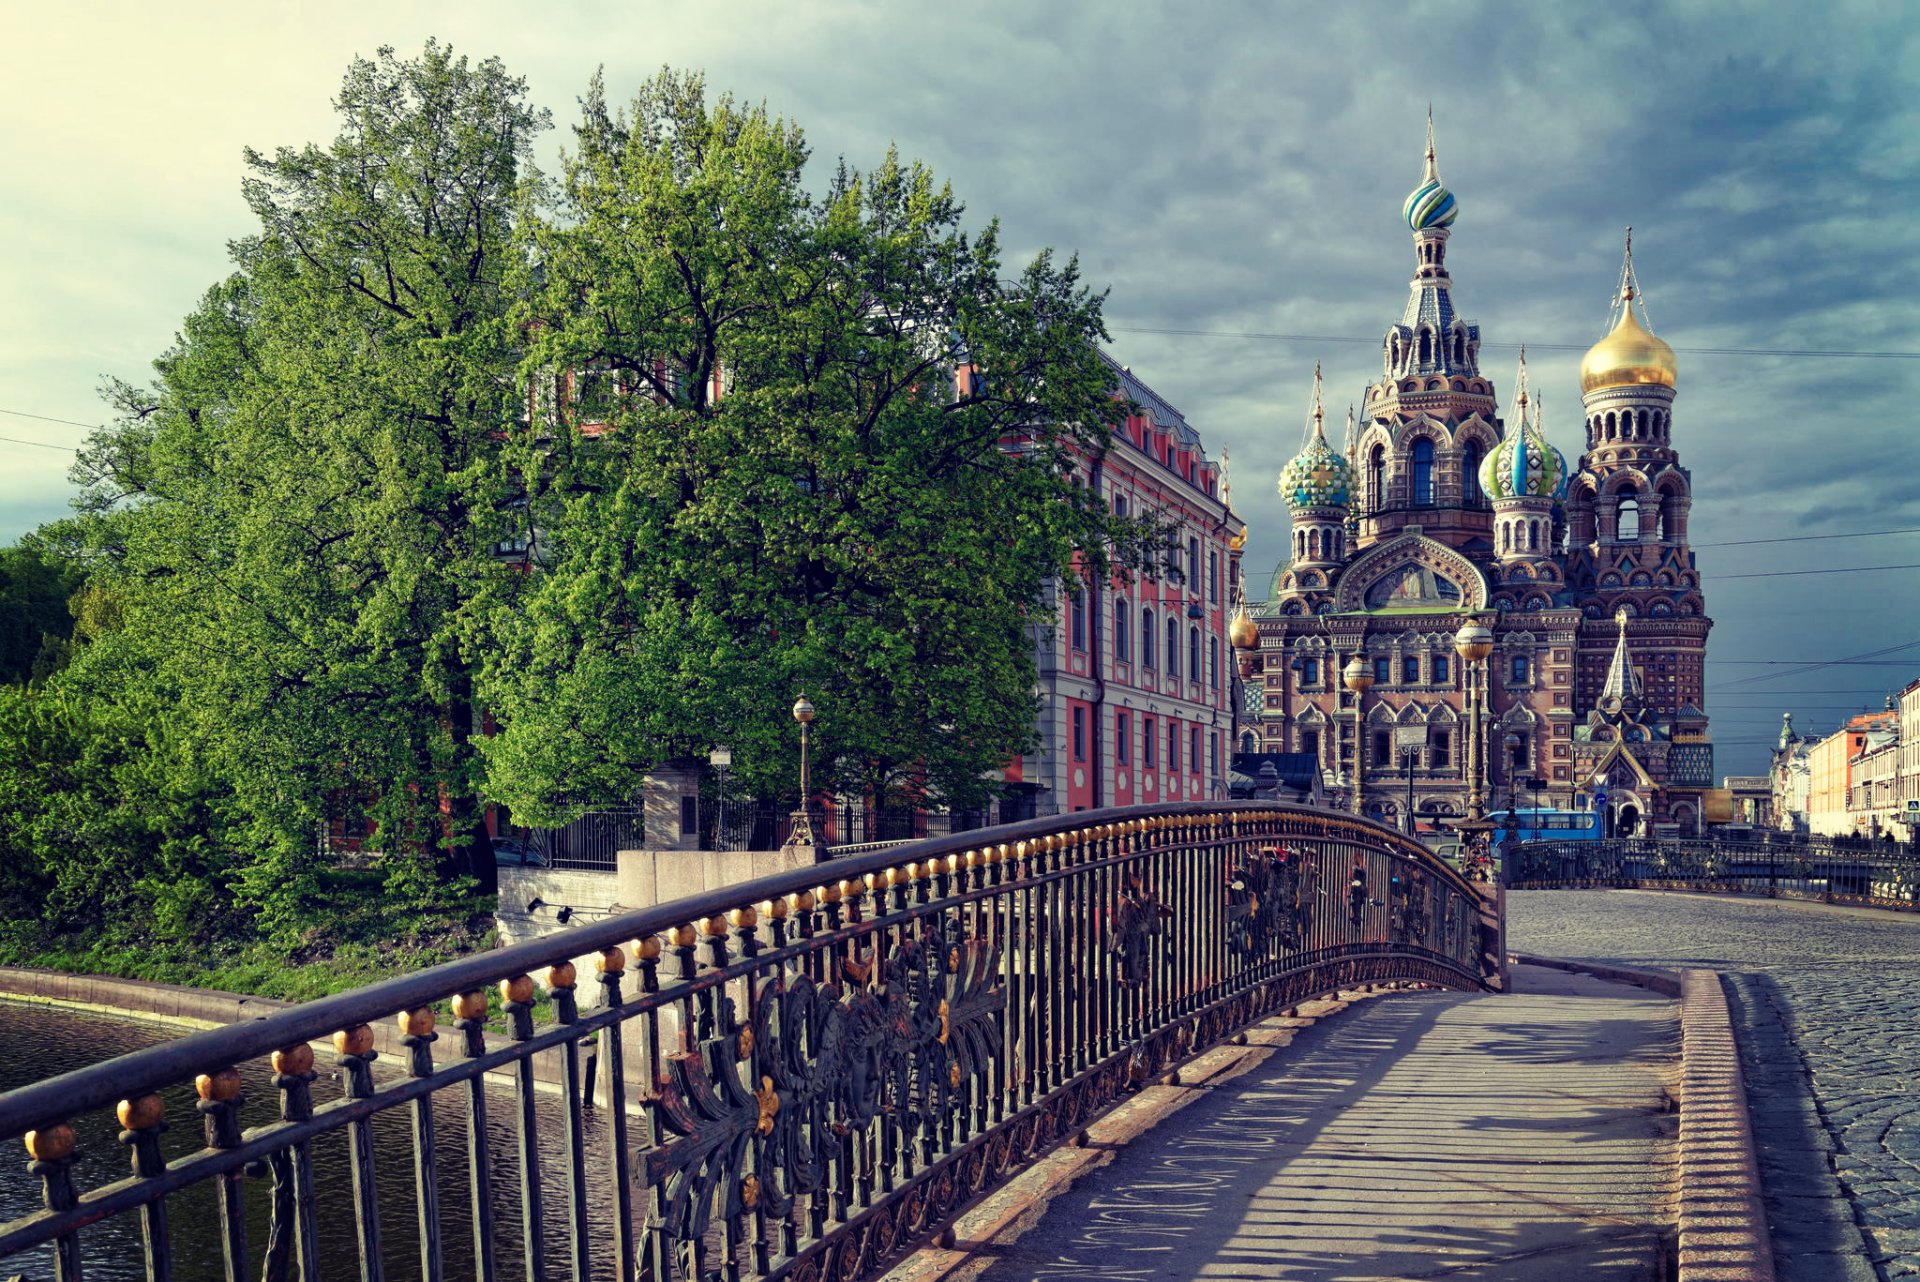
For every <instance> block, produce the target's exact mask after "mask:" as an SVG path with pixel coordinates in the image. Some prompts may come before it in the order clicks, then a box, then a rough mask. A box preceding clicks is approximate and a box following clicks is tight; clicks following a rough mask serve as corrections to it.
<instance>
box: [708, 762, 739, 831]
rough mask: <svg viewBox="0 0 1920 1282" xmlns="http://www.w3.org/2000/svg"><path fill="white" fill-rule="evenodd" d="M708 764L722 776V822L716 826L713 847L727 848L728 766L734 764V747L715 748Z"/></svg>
mask: <svg viewBox="0 0 1920 1282" xmlns="http://www.w3.org/2000/svg"><path fill="white" fill-rule="evenodd" d="M707 764H708V765H710V766H712V767H713V768H714V770H715V771H716V772H717V773H718V774H719V776H720V822H719V823H718V824H716V825H715V826H714V830H713V848H714V849H715V850H725V849H726V848H727V767H728V766H730V765H732V764H733V749H732V748H715V749H714V750H713V751H712V752H709V753H708V754H707Z"/></svg>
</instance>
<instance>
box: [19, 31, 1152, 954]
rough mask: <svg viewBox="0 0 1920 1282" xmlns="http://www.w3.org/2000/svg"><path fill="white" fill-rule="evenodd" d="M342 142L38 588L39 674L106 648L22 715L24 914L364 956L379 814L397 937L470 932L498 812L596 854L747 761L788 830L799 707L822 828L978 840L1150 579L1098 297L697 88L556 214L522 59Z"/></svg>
mask: <svg viewBox="0 0 1920 1282" xmlns="http://www.w3.org/2000/svg"><path fill="white" fill-rule="evenodd" d="M336 105H337V107H338V110H339V116H340V122H341V123H340V133H339V135H338V137H336V138H335V139H334V141H333V142H332V143H331V144H330V145H329V146H326V147H317V146H309V147H306V148H302V149H291V148H284V149H281V150H279V151H277V152H274V153H273V154H271V155H266V154H260V153H254V152H249V153H248V154H247V157H246V165H247V177H246V180H245V183H244V191H245V194H246V198H247V202H248V205H249V207H250V209H251V210H252V213H253V215H254V219H255V222H256V226H255V228H254V230H253V231H252V233H251V234H250V235H248V236H245V237H243V238H241V239H239V240H237V241H235V242H233V244H232V246H231V252H232V259H233V263H234V270H233V272H232V274H231V275H230V276H229V277H228V278H227V279H225V280H223V281H221V282H219V283H218V284H216V285H215V286H214V287H213V288H212V289H210V290H209V291H208V292H207V293H206V295H205V296H204V297H203V298H202V299H201V300H200V302H199V304H198V305H197V306H196V307H195V308H194V309H193V310H192V312H191V313H190V314H189V315H188V316H187V317H186V319H185V320H184V322H183V324H182V327H181V331H180V334H179V336H178V338H177V340H176V342H175V343H174V345H173V346H172V347H171V348H170V349H169V350H168V351H167V352H166V353H164V354H163V355H162V356H161V357H160V358H159V360H157V361H156V363H155V367H154V375H155V376H154V378H153V380H152V382H151V384H150V385H149V386H136V385H134V384H131V383H123V382H113V383H111V384H109V386H108V387H107V389H106V392H107V395H108V398H109V400H110V401H111V402H112V404H113V406H114V408H115V411H116V417H115V421H114V423H113V425H112V426H111V427H110V428H109V429H107V430H105V431H103V432H102V433H100V434H98V435H97V436H96V437H95V438H94V439H93V440H92V441H91V442H90V443H89V445H88V447H87V449H86V450H85V451H84V452H83V454H82V457H81V460H80V463H79V465H78V473H77V474H78V476H79V478H80V479H81V480H82V481H83V483H84V484H85V487H86V490H85V495H84V498H83V500H82V501H81V503H80V504H79V508H80V512H79V514H78V515H77V516H76V517H75V518H74V519H73V520H71V521H69V522H66V523H64V524H63V525H61V526H60V527H59V528H58V529H55V530H50V531H48V532H46V534H45V536H44V539H43V541H42V543H41V544H40V545H39V546H41V547H42V548H45V549H57V551H58V553H59V556H58V558H56V559H59V560H61V563H62V564H65V563H66V562H67V561H71V562H72V563H74V564H81V565H84V566H85V567H86V575H87V578H86V586H85V588H84V590H83V591H80V592H78V593H75V592H74V591H73V588H74V586H76V584H74V583H69V582H68V581H66V580H60V581H58V582H56V581H55V579H56V578H57V577H58V576H54V577H48V574H47V573H43V570H44V568H45V567H43V566H40V565H39V564H38V563H30V561H31V558H29V557H27V556H26V555H25V554H21V555H20V556H18V557H15V558H13V559H11V560H0V590H4V591H8V592H15V593H16V594H18V593H25V595H26V596H27V597H31V598H32V599H33V601H35V602H37V603H39V604H35V605H34V606H33V607H32V609H33V610H36V611H39V613H35V614H32V615H31V617H29V615H28V612H27V611H26V610H25V609H23V610H22V611H21V612H20V613H19V614H18V616H17V618H18V622H19V626H18V627H17V628H16V631H19V633H20V636H19V637H18V638H13V637H11V636H10V637H9V638H8V640H7V644H8V646H9V647H10V648H9V649H8V651H7V654H8V662H9V663H12V664H14V667H13V668H9V669H8V671H9V672H13V671H15V669H16V668H17V667H18V660H19V656H21V655H24V654H25V652H26V650H27V649H28V648H31V647H30V645H29V642H28V640H27V638H26V634H27V632H30V631H33V630H34V629H40V630H41V631H42V632H45V631H48V630H49V628H50V625H48V624H47V623H46V622H45V621H44V620H42V619H41V615H42V614H45V613H47V611H46V610H45V609H43V608H42V607H43V606H44V605H45V603H46V602H48V601H50V600H52V599H53V598H54V597H55V596H56V595H58V596H60V597H61V598H63V599H69V598H70V604H71V608H72V611H73V615H74V618H75V620H76V622H75V625H74V626H75V630H74V636H73V640H72V642H71V643H70V650H71V662H70V663H68V664H67V666H66V667H65V668H64V669H62V670H61V671H59V672H58V673H57V674H56V675H54V676H53V677H52V678H51V679H49V680H48V681H47V682H46V683H45V686H44V688H39V687H36V688H33V689H27V688H18V689H8V690H4V691H0V753H3V754H4V755H3V756H0V824H4V825H6V828H7V831H6V832H4V833H0V858H4V859H5V860H6V866H5V868H4V869H0V893H7V894H8V895H9V897H10V901H11V903H12V904H13V905H14V906H16V907H18V906H19V905H22V904H26V903H28V901H29V900H31V901H32V907H31V909H30V910H28V914H27V915H29V916H31V917H33V918H34V919H35V920H37V921H39V922H41V923H42V925H44V926H47V927H49V928H52V929H58V930H70V931H82V932H84V931H87V930H90V929H91V930H96V931H106V932H109V933H111V932H113V931H115V930H118V929H120V928H122V927H125V928H126V929H140V928H144V929H147V930H150V931H154V932H159V933H162V934H166V935H167V936H168V937H169V938H177V939H190V938H193V937H195V932H203V933H204V932H221V931H228V930H240V931H244V930H253V931H255V932H256V933H257V934H258V935H259V936H261V937H263V938H272V939H276V940H297V939H304V938H306V937H307V936H308V935H310V934H311V932H312V931H313V929H314V928H315V923H324V922H327V921H329V920H333V921H335V922H338V921H339V920H340V905H337V904H333V903H330V902H329V896H330V895H332V894H335V893H337V886H338V885H339V882H338V880H337V878H334V879H332V880H330V877H332V875H333V872H334V871H335V870H331V869H330V868H329V858H330V856H329V852H328V848H327V845H326V843H325V842H324V841H322V840H320V839H319V834H320V833H321V832H322V831H323V830H324V827H325V825H326V824H327V823H328V821H330V820H333V819H337V818H343V817H350V816H352V817H357V816H358V815H360V814H370V816H371V818H372V819H373V820H374V822H375V824H376V825H377V833H376V837H375V840H374V842H373V845H374V846H375V847H376V848H377V850H376V854H377V857H378V860H379V866H378V875H379V876H381V877H382V878H383V881H384V890H383V892H382V893H383V896H384V897H385V898H386V899H388V900H390V901H391V902H394V903H399V904H423V903H426V902H428V901H431V900H434V899H436V898H439V899H441V900H442V901H446V902H451V900H452V899H457V898H458V893H457V889H456V893H454V894H453V895H452V896H451V897H450V896H449V895H448V891H449V888H450V887H453V888H457V887H459V886H464V885H467V884H470V883H471V882H477V883H479V884H481V885H482V886H486V887H490V886H491V884H492V879H493V869H494V865H493V859H492V854H491V851H490V849H489V845H488V839H487V836H486V828H485V826H484V823H483V811H484V808H485V807H487V806H488V805H497V804H504V805H507V806H511V807H512V808H513V810H514V812H515V814H516V816H517V817H519V818H522V819H527V820H535V821H540V820H559V819H564V818H567V817H569V816H570V815H571V814H572V813H575V812H577V811H578V810H579V809H580V808H582V807H583V806H586V805H589V804H592V803H594V802H599V801H605V800H611V799H624V798H626V797H630V796H631V795H632V794H633V792H634V791H635V789H636V788H637V787H638V785H639V782H640V780H641V778H642V777H643V776H644V774H645V773H646V772H647V771H648V770H649V769H650V768H652V767H654V766H655V765H657V764H658V763H660V762H662V761H665V760H668V759H673V758H680V757H685V756H688V755H696V754H702V753H704V752H705V751H706V750H707V749H709V748H711V747H713V746H715V745H716V744H720V743H725V744H728V745H730V746H731V747H733V749H734V751H735V763H736V778H737V779H738V780H739V781H740V782H741V783H743V784H744V785H745V788H746V790H748V791H750V792H752V793H754V794H756V795H758V796H761V797H764V798H768V799H772V798H774V797H779V796H783V795H785V796H790V795H791V793H792V790H793V788H794V784H795V780H794V779H793V761H794V755H795V748H796V744H795V738H796V727H795V725H794V722H793V721H792V719H791V717H790V715H789V712H788V709H789V706H790V705H791V703H792V701H793V699H794V697H795V695H796V694H798V693H800V692H801V691H805V692H806V693H807V694H809V695H810V696H811V697H812V698H813V700H814V702H815V704H816V705H817V706H818V708H819V710H820V721H819V722H818V723H817V724H816V744H817V755H816V761H817V762H818V763H819V778H820V781H821V783H822V785H823V787H826V788H831V789H838V790H842V791H845V792H847V793H850V794H853V795H857V796H861V797H864V798H866V799H868V800H869V801H871V802H873V803H875V804H878V805H883V806H887V805H899V804H903V803H919V804H930V805H931V804H946V805H952V806H967V805H974V804H978V803H979V802H981V801H983V800H984V799H985V798H986V797H987V796H988V795H989V793H990V791H991V789H992V788H993V786H994V785H993V783H992V777H993V775H994V772H995V771H996V770H997V768H998V767H1000V766H1001V765H1003V764H1004V763H1005V762H1007V761H1008V760H1009V759H1010V758H1011V757H1012V756H1014V755H1015V754H1017V753H1019V752H1021V751H1022V750H1024V749H1027V748H1029V747H1031V746H1032V744H1033V742H1034V718H1035V711H1036V700H1035V696H1034V693H1033V684H1034V677H1035V672H1034V660H1033V636H1034V631H1035V629H1038V628H1044V627H1047V626H1050V625H1051V623H1052V614H1051V610H1052V607H1051V605H1050V592H1051V590H1052V586H1053V585H1054V584H1056V583H1058V582H1062V581H1071V580H1072V579H1073V578H1074V576H1076V575H1085V576H1087V577H1089V578H1090V579H1096V580H1097V579H1098V578H1099V577H1100V576H1101V575H1102V574H1104V573H1105V572H1106V571H1107V569H1108V568H1109V567H1110V566H1111V565H1112V564H1114V563H1115V562H1116V561H1118V562H1121V563H1127V564H1134V563H1138V562H1140V561H1142V560H1143V559H1145V558H1147V557H1148V556H1149V555H1150V553H1151V550H1152V547H1153V545H1154V544H1155V542H1156V540H1157V539H1158V538H1159V537H1160V534H1159V532H1158V531H1156V530H1155V529H1154V528H1152V527H1151V525H1149V524H1147V523H1143V522H1138V521H1127V520H1120V519H1116V518H1114V517H1113V516H1112V515H1111V514H1109V513H1108V512H1107V511H1106V509H1105V507H1104V506H1103V505H1102V503H1101V502H1100V501H1099V498H1098V495H1097V491H1096V490H1095V489H1093V488H1089V487H1086V486H1084V485H1083V484H1082V483H1081V479H1080V478H1081V476H1082V474H1083V473H1084V471H1085V468H1086V464H1087V461H1088V460H1092V461H1094V462H1095V463H1096V464H1097V462H1098V460H1099V459H1100V457H1101V456H1102V454H1103V452H1104V450H1105V448H1106V445H1107V442H1108V440H1109V439H1110V435H1109V432H1110V427H1109V425H1110V422H1111V420H1112V418H1113V416H1114V415H1115V414H1117V413H1119V412H1120V411H1121V408H1122V407H1121V406H1120V404H1119V402H1117V401H1116V400H1115V399H1114V395H1113V389H1114V382H1115V379H1114V373H1113V371H1112V369H1111V368H1110V366H1109V365H1108V364H1107V363H1106V361H1105V359H1104V358H1103V357H1102V356H1101V355H1100V353H1099V351H1098V349H1097V347H1096V346H1095V344H1096V342H1097V340H1098V339H1100V338H1101V337H1102V336H1103V330H1102V322H1101V303H1102V298H1101V296H1100V295H1099V294H1098V293H1096V292H1094V291H1092V290H1089V289H1088V288H1087V287H1086V286H1085V285H1084V284H1083V283H1082V282H1081V281H1080V279H1079V274H1078V271H1077V268H1076V266H1075V264H1074V263H1073V262H1072V261H1067V262H1058V261H1056V260H1054V259H1053V258H1052V257H1051V256H1050V255H1047V254H1041V255H1039V256H1038V257H1036V258H1035V259H1033V261H1031V262H1029V263H1028V264H1026V265H1025V266H1024V267H1023V268H1021V269H1020V270H1018V271H1017V272H1013V273H1007V272H1005V271H1004V270H1003V267H1002V262H1001V255H1000V249H999V236H998V229H997V226H995V225H993V224H988V225H987V226H986V227H984V228H982V229H981V230H980V231H979V232H978V234H976V235H969V234H968V233H967V232H966V231H965V230H964V229H963V226H962V208H961V205H960V204H959V202H958V201H957V200H956V199H955V197H954V195H953V194H952V192H951V191H950V190H948V189H947V188H946V187H945V186H944V185H943V184H941V183H940V182H938V181H937V180H936V179H935V178H934V176H933V175H932V174H931V173H930V172H929V171H928V170H927V169H926V168H925V167H924V166H921V165H918V164H912V163H907V162H904V161H902V160H901V159H900V158H899V156H898V155H897V154H894V153H892V152H889V153H888V154H887V155H886V156H884V157H883V158H882V159H881V160H880V162H879V163H878V164H877V165H876V166H875V167H874V168H873V169H871V170H870V171H859V170H855V169H852V168H850V167H847V166H845V165H844V164H843V165H842V166H840V167H839V168H838V169H837V170H834V171H832V172H830V173H829V174H827V175H826V178H827V181H826V185H825V188H824V190H823V191H822V192H821V193H820V194H819V195H818V196H815V195H811V194H809V193H808V191H807V190H806V188H805V186H804V185H803V178H804V176H805V174H806V172H807V170H808V166H809V159H810V153H809V150H808V147H807V144H806V141H805V139H804V137H803V136H802V134H801V133H800V131H799V129H798V128H797V127H795V126H793V125H792V124H790V123H788V122H785V121H783V120H780V119H778V118H775V117H773V116H772V115H770V114H769V113H768V111H767V110H766V109H765V108H764V107H753V106H743V105H741V104H739V103H736V102H735V101H733V100H732V99H730V98H721V99H718V100H717V101H710V100H709V99H708V96H707V94H706V91H705V87H704V85H703V83H702V81H701V79H700V78H699V77H698V76H688V75H678V74H674V73H672V72H662V73H661V74H660V75H659V76H657V77H655V78H654V79H652V80H650V81H649V82H647V83H646V84H645V85H643V86H642V87H641V89H640V90H639V92H638V94H637V95H636V96H635V97H634V99H633V100H632V102H631V104H630V105H629V106H628V107H627V108H625V109H619V110H616V109H614V108H612V107H610V106H609V104H608V102H607V100H606V97H605V94H604V92H603V90H602V88H601V86H600V84H599V82H598V80H597V79H596V81H595V82H594V84H593V85H592V86H591V87H590V89H589V92H588V94H587V96H586V98H585V100H584V102H583V112H582V117H581V120H580V123H579V125H578V127H577V129H576V132H575V135H574V144H573V146H572V147H571V148H570V149H569V150H568V152H567V153H566V154H565V155H564V157H563V162H562V166H561V168H560V170H559V172H558V174H557V175H556V176H555V177H554V178H553V179H551V180H547V179H544V178H542V177H541V176H540V175H538V174H537V173H536V172H535V171H534V170H533V169H532V167H531V166H530V164H529V156H530V148H531V145H532V141H533V139H534V138H535V137H536V135H537V134H538V133H539V131H540V130H541V129H542V128H543V127H544V125H545V123H546V122H545V119H544V116H543V114H542V113H541V112H539V111H537V110H535V109H534V108H532V107H531V106H530V105H528V103H527V100H526V90H525V86H524V84H523V83H522V82H521V81H519V80H517V79H515V78H513V77H511V76H509V75H508V74H507V72H506V71H505V69H504V68H503V67H502V66H501V65H500V64H499V63H498V62H495V61H485V62H480V63H477V64H469V63H468V62H467V61H466V60H465V59H463V58H458V57H455V56H454V54H453V53H452V52H451V51H450V50H448V49H446V48H443V47H441V46H439V45H436V44H432V43H429V44H428V45H427V46H426V48H425V50H424V51H423V53H422V54H421V55H420V56H419V57H417V58H411V59H400V58H397V57H395V56H394V54H393V53H392V52H391V51H390V50H382V51H381V52H380V54H379V56H378V57H377V58H375V59H372V60H358V61H356V62H354V63H353V64H352V66H351V67H350V68H349V70H348V73H347V76H346V79H345V81H344V83H343V86H342V89H341V93H340V97H339V98H338V100H337V103H336ZM503 544H505V545H507V546H508V547H520V546H528V545H530V548H531V552H530V555H529V556H528V557H527V558H525V559H524V561H516V559H515V558H513V557H503V556H502V555H500V554H499V549H500V548H501V546H502V545H503ZM63 573H64V571H63ZM35 576H38V577H35ZM51 630H53V631H56V632H57V631H58V630H59V629H58V628H57V627H55V628H51ZM63 644H64V643H63ZM496 731H497V732H496ZM4 878H12V879H13V881H12V882H11V883H5V882H4V880H3V879H4ZM196 906H197V907H196ZM236 923H243V924H236Z"/></svg>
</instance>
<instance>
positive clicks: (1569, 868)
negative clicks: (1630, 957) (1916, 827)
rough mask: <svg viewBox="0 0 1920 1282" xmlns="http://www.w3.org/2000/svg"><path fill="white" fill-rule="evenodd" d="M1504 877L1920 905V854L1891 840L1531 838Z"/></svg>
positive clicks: (1557, 884)
mask: <svg viewBox="0 0 1920 1282" xmlns="http://www.w3.org/2000/svg"><path fill="white" fill-rule="evenodd" d="M1502 878H1503V880H1504V881H1505V883H1506V885H1508V886H1509V887H1511V888H1513V889H1516V890H1526V889H1552V888H1564V887H1581V886H1620V887H1632V888H1639V889H1647V890H1685V891H1695V892H1706V893H1720V894H1745V895H1766V896H1769V897H1771V898H1780V899H1787V898H1791V899H1817V900H1822V901H1825V902H1828V903H1846V904H1857V905H1864V906H1868V907H1874V908H1897V909H1905V910H1909V911H1912V910H1916V909H1920V855H1916V853H1915V851H1914V849H1913V847H1912V846H1910V845H1905V846H1903V845H1894V844H1892V843H1873V842H1845V843H1825V842H1799V843H1786V842H1737V841H1719V840H1716V839H1714V838H1711V837H1703V838H1672V837H1662V838H1645V839H1642V838H1627V839H1617V840H1611V841H1528V842H1520V843H1517V844H1515V845H1514V846H1513V847H1512V848H1511V849H1509V850H1508V851H1507V852H1506V854H1505V858H1504V868H1503V870H1502Z"/></svg>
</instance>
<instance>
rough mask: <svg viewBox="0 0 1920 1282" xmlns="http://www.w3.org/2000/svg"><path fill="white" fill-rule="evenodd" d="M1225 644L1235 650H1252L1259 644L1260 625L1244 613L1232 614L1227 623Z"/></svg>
mask: <svg viewBox="0 0 1920 1282" xmlns="http://www.w3.org/2000/svg"><path fill="white" fill-rule="evenodd" d="M1227 644H1229V645H1231V646H1232V647H1233V648H1234V649H1236V650H1252V649H1254V648H1255V647H1257V646H1258V645H1259V644H1260V627H1259V625H1258V624H1256V623H1255V622H1254V621H1253V620H1252V619H1250V618H1248V617H1247V616H1246V614H1244V613H1238V614H1235V615H1234V616H1233V621H1232V622H1231V623H1229V624H1227Z"/></svg>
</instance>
